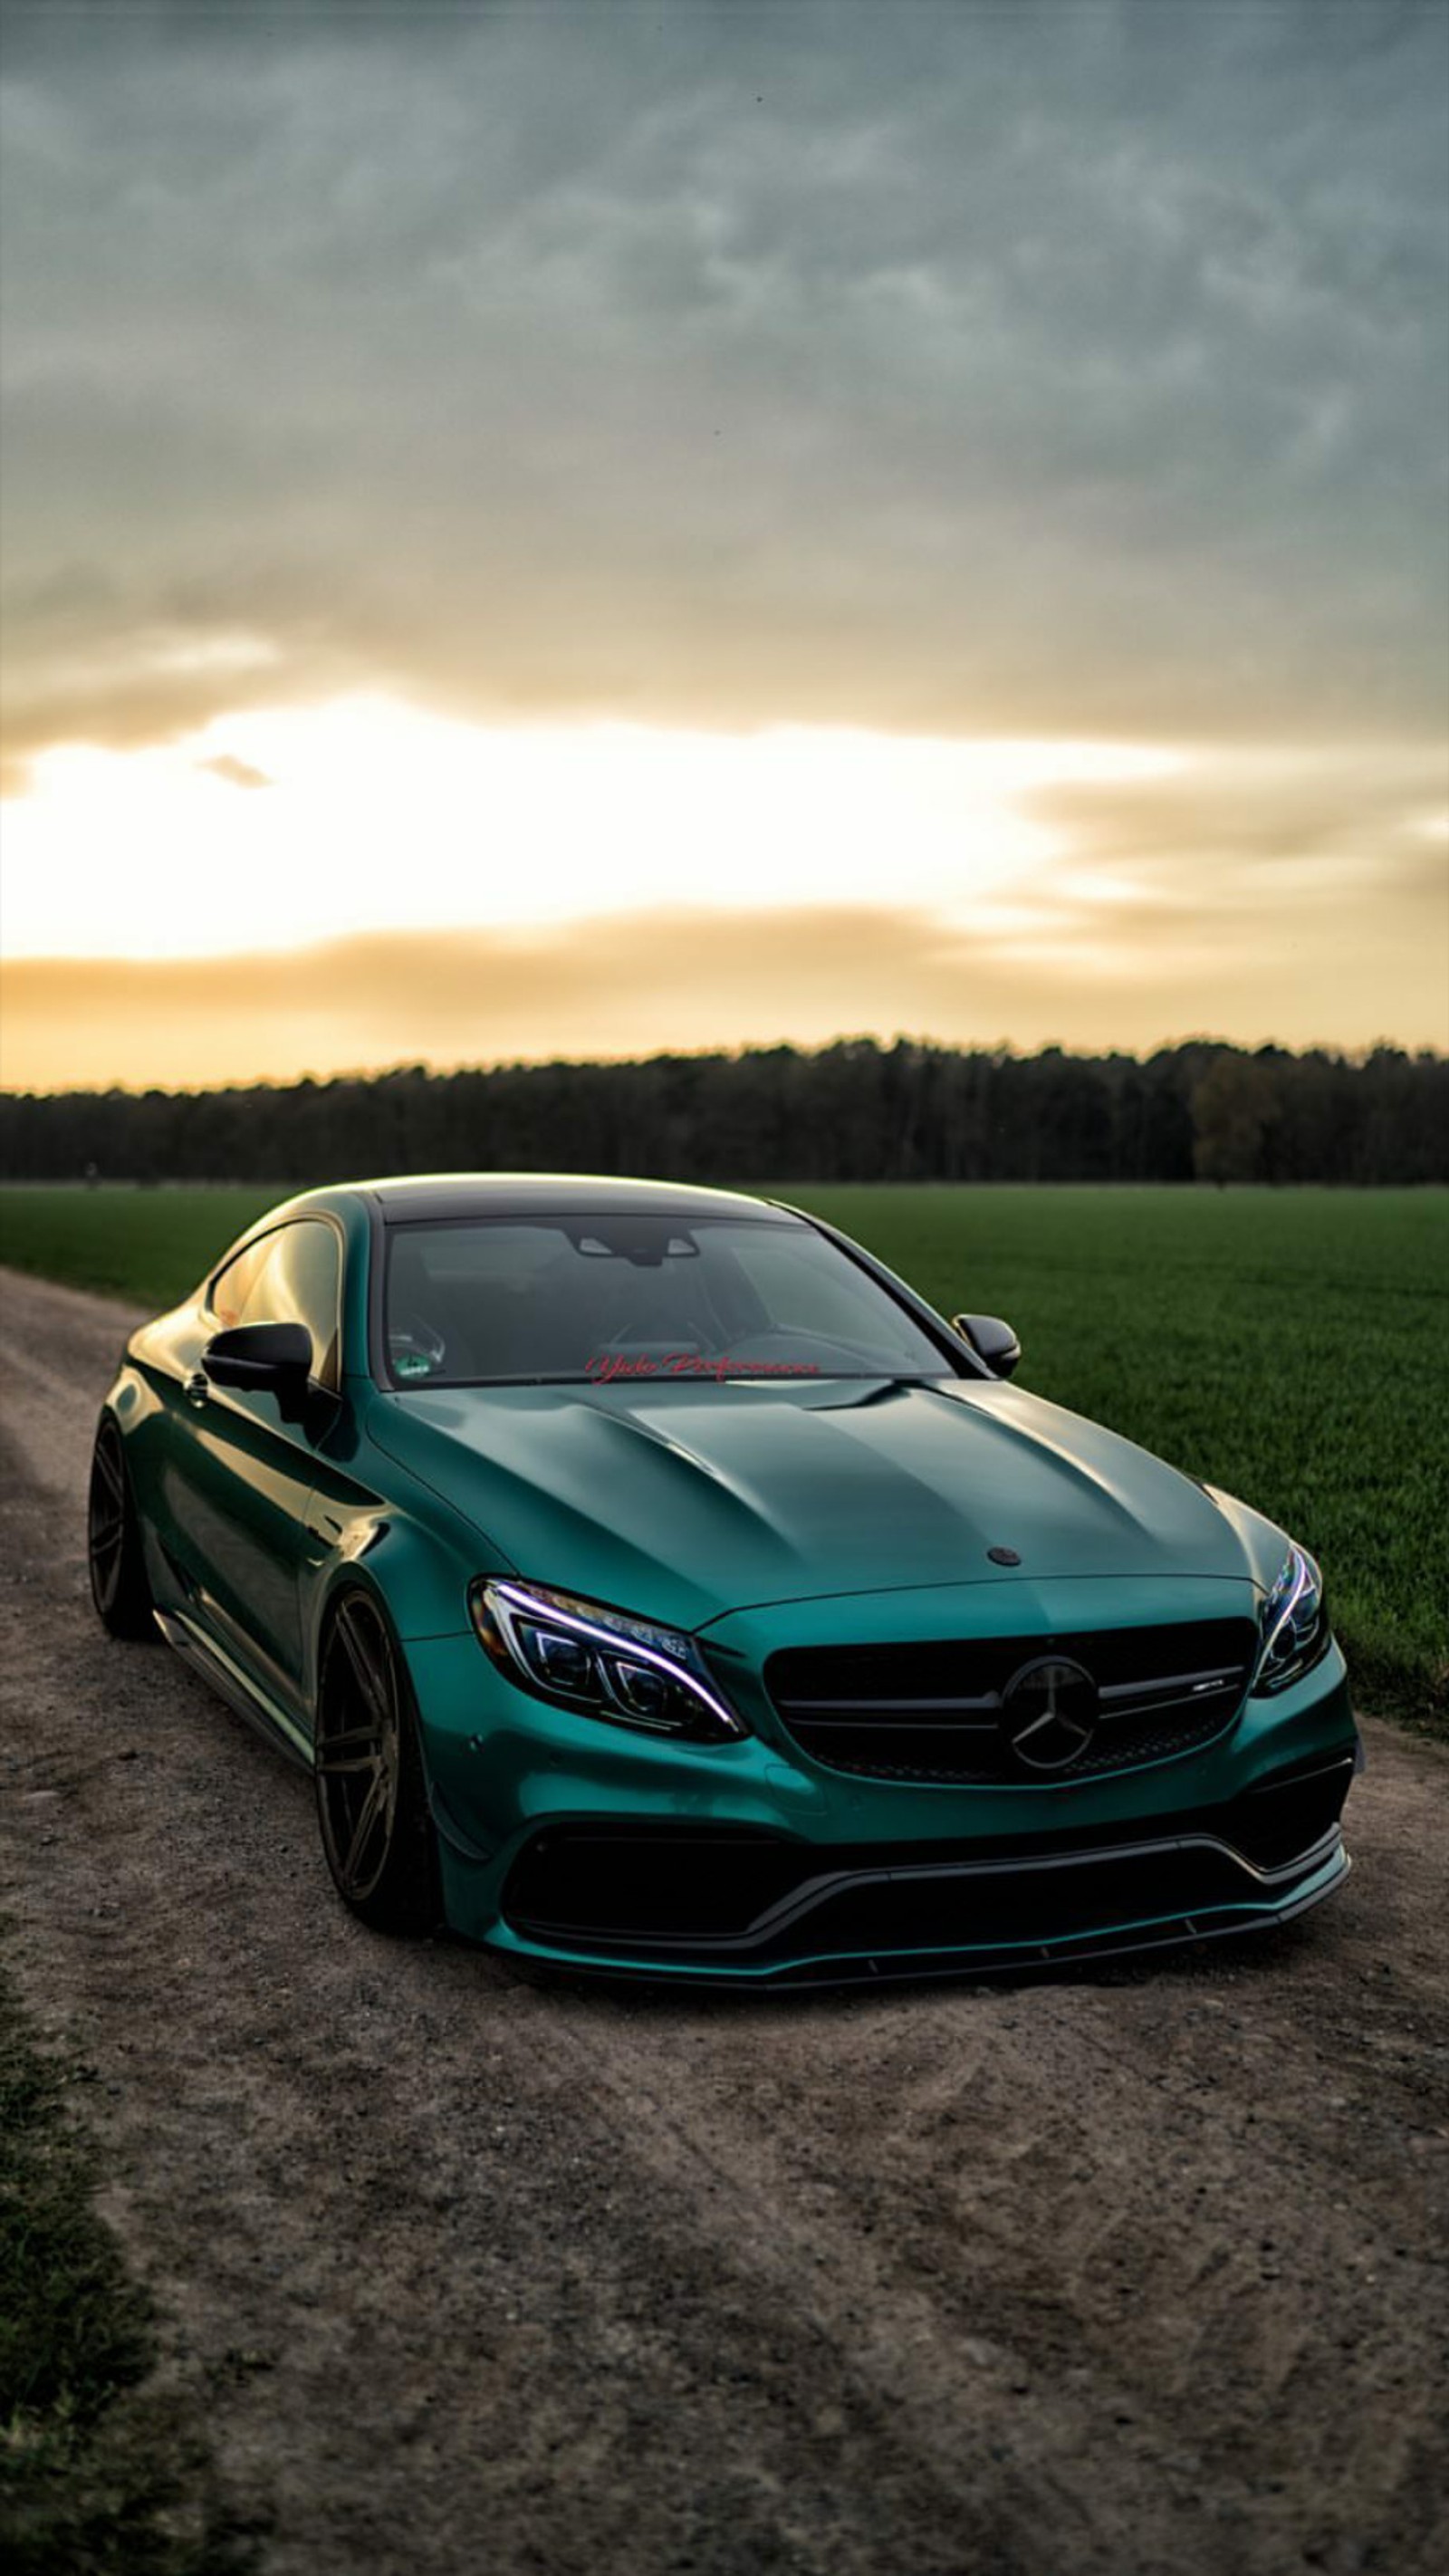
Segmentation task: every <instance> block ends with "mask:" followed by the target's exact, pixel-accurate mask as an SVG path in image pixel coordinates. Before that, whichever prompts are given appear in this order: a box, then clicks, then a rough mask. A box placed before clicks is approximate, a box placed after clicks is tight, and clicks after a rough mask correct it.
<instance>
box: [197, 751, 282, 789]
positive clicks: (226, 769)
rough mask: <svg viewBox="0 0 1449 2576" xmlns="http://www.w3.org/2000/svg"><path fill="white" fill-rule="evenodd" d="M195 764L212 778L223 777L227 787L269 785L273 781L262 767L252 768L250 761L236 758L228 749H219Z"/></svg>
mask: <svg viewBox="0 0 1449 2576" xmlns="http://www.w3.org/2000/svg"><path fill="white" fill-rule="evenodd" d="M196 766H197V768H198V769H203V770H205V771H206V772H207V773H208V775H209V776H210V777H212V778H224V779H225V781H226V783H227V785H228V786H229V787H270V786H271V785H272V783H273V782H272V780H271V779H270V778H269V777H268V776H267V773H266V771H265V770H264V769H253V767H252V765H251V763H250V761H246V760H237V759H235V758H233V756H232V754H231V753H230V752H229V751H219V752H218V753H217V754H216V756H215V758H214V759H211V760H198V762H197V764H196Z"/></svg>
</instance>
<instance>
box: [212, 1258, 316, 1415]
mask: <svg viewBox="0 0 1449 2576" xmlns="http://www.w3.org/2000/svg"><path fill="white" fill-rule="evenodd" d="M341 1287H342V1255H341V1249H340V1247H339V1244H338V1241H337V1237H336V1235H335V1234H334V1233H333V1231H332V1228H331V1226H330V1225H324V1224H323V1223H322V1222H321V1220H320V1219H319V1218H316V1217H300V1218H298V1219H297V1221H296V1222H295V1224H292V1225H282V1226H278V1228H277V1230H276V1232H275V1233H274V1234H267V1235H263V1237H262V1239H261V1241H260V1243H254V1244H252V1245H251V1246H250V1247H249V1248H248V1250H247V1251H245V1252H243V1253H239V1254H238V1256H237V1258H236V1260H235V1261H233V1262H231V1263H229V1264H228V1266H227V1268H226V1269H225V1270H224V1271H223V1272H222V1274H221V1276H220V1278H219V1279H218V1280H217V1282H216V1286H215V1288H214V1289H213V1291H212V1308H213V1311H214V1313H215V1314H216V1316H217V1318H218V1321H219V1322H221V1323H223V1324H305V1325H306V1327H307V1330H308V1332H309V1333H310V1334H311V1336H312V1375H313V1376H314V1378H316V1380H317V1381H318V1384H319V1385H321V1386H330V1387H335V1386H336V1385H337V1382H338V1367H339V1351H338V1307H339V1302H340V1294H341Z"/></svg>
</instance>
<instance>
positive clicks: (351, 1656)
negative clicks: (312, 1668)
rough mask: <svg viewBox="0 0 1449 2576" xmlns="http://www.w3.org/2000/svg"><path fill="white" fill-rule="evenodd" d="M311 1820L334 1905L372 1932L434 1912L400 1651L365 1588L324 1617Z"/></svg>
mask: <svg viewBox="0 0 1449 2576" xmlns="http://www.w3.org/2000/svg"><path fill="white" fill-rule="evenodd" d="M313 1773H314V1778H315V1781H316V1789H317V1822H318V1825H319V1827H320V1829H321V1834H322V1848H323V1850H324V1852H325V1853H326V1855H327V1866H328V1868H329V1869H330V1870H331V1872H332V1878H333V1883H334V1885H335V1887H336V1889H337V1892H338V1895H339V1896H340V1897H341V1898H342V1899H343V1902H344V1903H345V1904H347V1905H349V1906H350V1907H351V1909H352V1911H353V1913H354V1914H356V1915H358V1916H360V1917H361V1919H362V1921H363V1922H364V1923H368V1924H371V1926H372V1927H373V1929H374V1930H375V1931H379V1932H410V1933H423V1932H430V1931H432V1930H433V1928H434V1926H435V1924H436V1922H437V1919H438V1896H437V1852H436V1845H435V1843H434V1839H433V1822H432V1818H431V1816H430V1815H429V1813H428V1793H427V1783H426V1781H425V1780H424V1777H423V1763H422V1754H421V1752H420V1750H419V1746H418V1729H417V1718H416V1715H415V1712H414V1709H413V1702H412V1692H411V1689H410V1687H409V1684H408V1678H407V1673H406V1671H405V1669H404V1666H403V1661H402V1657H401V1655H400V1654H399V1652H398V1650H397V1647H396V1646H395V1645H394V1643H393V1639H392V1633H391V1631H390V1629H389V1628H388V1625H387V1622H386V1620H385V1619H384V1618H383V1615H382V1613H381V1611H380V1610H379V1609H378V1607H377V1605H376V1603H375V1602H374V1601H373V1600H372V1598H371V1595H370V1594H368V1593H366V1592H362V1591H357V1592H349V1593H347V1594H346V1595H345V1597H344V1598H343V1600H342V1601H341V1602H340V1603H339V1604H338V1607H337V1609H336V1611H335V1613H334V1614H333V1618H332V1622H331V1625H330V1627H329V1628H328V1631H327V1637H326V1642H325V1644H324V1646H323V1649H322V1662H321V1669H320V1672H319V1675H318V1684H317V1738H316V1747H315V1752H314V1757H313Z"/></svg>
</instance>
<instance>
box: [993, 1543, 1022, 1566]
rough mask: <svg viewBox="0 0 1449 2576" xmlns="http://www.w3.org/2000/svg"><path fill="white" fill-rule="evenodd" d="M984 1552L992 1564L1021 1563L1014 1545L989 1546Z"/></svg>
mask: <svg viewBox="0 0 1449 2576" xmlns="http://www.w3.org/2000/svg"><path fill="white" fill-rule="evenodd" d="M986 1553H987V1555H988V1556H989V1558H990V1559H991V1562H992V1564H993V1565H1020V1563H1021V1559H1020V1557H1019V1556H1018V1555H1017V1552H1016V1550H1015V1548H1014V1547H989V1548H988V1549H987V1551H986Z"/></svg>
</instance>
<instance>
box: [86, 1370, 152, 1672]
mask: <svg viewBox="0 0 1449 2576" xmlns="http://www.w3.org/2000/svg"><path fill="white" fill-rule="evenodd" d="M86 1557H87V1562H88V1564H89V1566H90V1577H91V1599H92V1600H93V1601H94V1603H95V1605H96V1615H97V1617H98V1618H99V1620H100V1623H101V1626H102V1627H103V1628H106V1629H109V1631H110V1634H111V1635H112V1636H113V1637H135V1638H152V1637H154V1636H155V1634H156V1622H155V1619H154V1617H153V1615H152V1612H153V1606H154V1605H153V1603H152V1600H151V1586H150V1584H149V1582H148V1581H147V1579H146V1554H145V1550H144V1548H143V1547H142V1544H141V1524H140V1522H139V1521H138V1519H137V1517H136V1501H135V1496H134V1495H133V1494H132V1492H131V1479H130V1476H129V1474H128V1472H127V1468H126V1448H125V1442H124V1441H123V1440H122V1438H121V1432H120V1426H119V1424H118V1423H117V1422H116V1420H115V1417H114V1415H112V1414H109V1413H103V1414H102V1415H101V1418H100V1421H99V1423H98V1424H97V1426H96V1445H95V1447H94V1449H93V1450H92V1452H91V1483H90V1495H89V1500H88V1503H87V1509H86Z"/></svg>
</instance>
